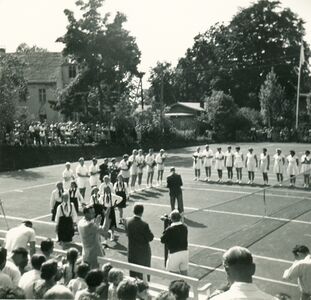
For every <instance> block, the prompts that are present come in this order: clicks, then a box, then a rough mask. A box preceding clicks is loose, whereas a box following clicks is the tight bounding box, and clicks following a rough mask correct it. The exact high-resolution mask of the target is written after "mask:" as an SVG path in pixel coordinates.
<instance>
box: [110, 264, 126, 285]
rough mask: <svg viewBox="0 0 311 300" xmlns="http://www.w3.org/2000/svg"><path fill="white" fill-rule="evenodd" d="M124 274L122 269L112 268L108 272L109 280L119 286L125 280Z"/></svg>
mask: <svg viewBox="0 0 311 300" xmlns="http://www.w3.org/2000/svg"><path fill="white" fill-rule="evenodd" d="M123 275H124V274H123V272H122V271H121V270H120V269H117V268H112V269H111V270H110V271H109V273H108V281H109V282H111V283H113V284H114V285H115V286H117V285H118V284H119V283H120V282H121V281H122V280H123Z"/></svg>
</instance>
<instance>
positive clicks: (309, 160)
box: [300, 150, 311, 188]
mask: <svg viewBox="0 0 311 300" xmlns="http://www.w3.org/2000/svg"><path fill="white" fill-rule="evenodd" d="M300 162H301V173H303V177H304V184H303V186H304V187H305V188H308V187H309V186H310V172H311V156H310V151H309V150H306V152H305V154H303V155H302V156H301V160H300Z"/></svg>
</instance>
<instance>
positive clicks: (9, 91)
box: [0, 55, 28, 140]
mask: <svg viewBox="0 0 311 300" xmlns="http://www.w3.org/2000/svg"><path fill="white" fill-rule="evenodd" d="M24 67H25V63H24V62H23V61H21V60H20V59H19V58H18V57H17V56H14V55H0V140H1V139H2V138H3V135H4V133H5V132H6V130H7V129H9V128H10V127H12V125H13V122H14V116H15V112H16V106H17V101H26V100H27V96H28V89H27V82H26V80H25V78H24V72H23V71H24Z"/></svg>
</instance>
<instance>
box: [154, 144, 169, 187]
mask: <svg viewBox="0 0 311 300" xmlns="http://www.w3.org/2000/svg"><path fill="white" fill-rule="evenodd" d="M166 158H167V155H166V154H165V151H164V149H161V150H160V153H159V154H158V155H157V156H156V158H155V161H156V163H157V170H158V178H157V185H158V186H159V185H162V181H163V173H164V167H165V165H164V162H165V160H166Z"/></svg>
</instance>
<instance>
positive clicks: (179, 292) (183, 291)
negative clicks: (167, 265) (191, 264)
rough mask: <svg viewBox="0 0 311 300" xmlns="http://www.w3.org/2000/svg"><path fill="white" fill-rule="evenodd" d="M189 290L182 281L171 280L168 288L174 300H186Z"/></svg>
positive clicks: (186, 284)
mask: <svg viewBox="0 0 311 300" xmlns="http://www.w3.org/2000/svg"><path fill="white" fill-rule="evenodd" d="M189 290H190V286H189V284H188V283H187V282H186V281H184V280H182V279H178V280H173V281H172V282H171V283H170V286H169V291H170V292H171V293H172V294H173V295H174V296H175V299H176V300H186V299H188V297H189Z"/></svg>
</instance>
